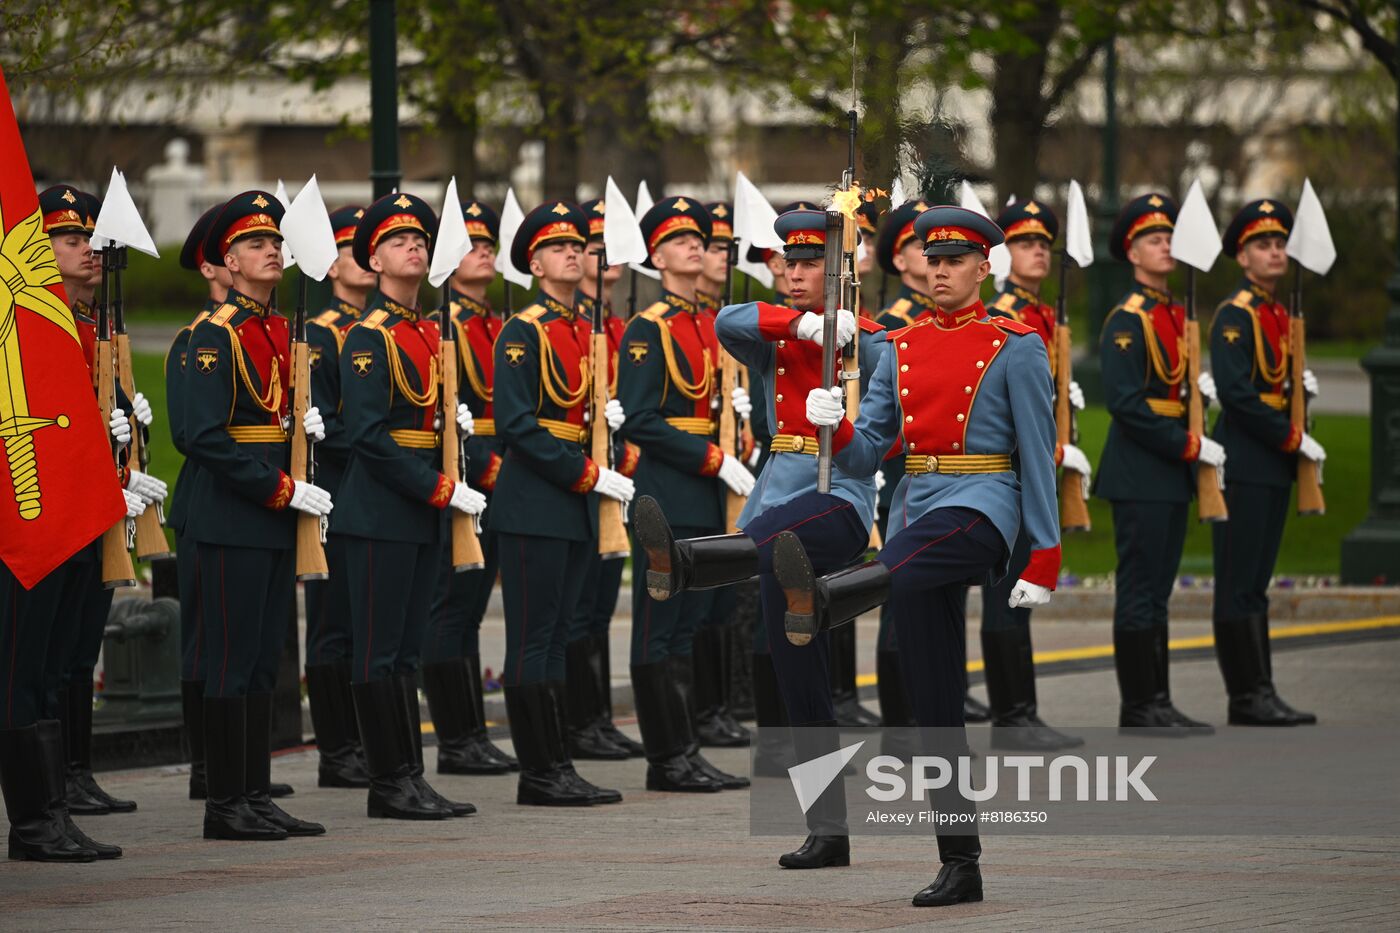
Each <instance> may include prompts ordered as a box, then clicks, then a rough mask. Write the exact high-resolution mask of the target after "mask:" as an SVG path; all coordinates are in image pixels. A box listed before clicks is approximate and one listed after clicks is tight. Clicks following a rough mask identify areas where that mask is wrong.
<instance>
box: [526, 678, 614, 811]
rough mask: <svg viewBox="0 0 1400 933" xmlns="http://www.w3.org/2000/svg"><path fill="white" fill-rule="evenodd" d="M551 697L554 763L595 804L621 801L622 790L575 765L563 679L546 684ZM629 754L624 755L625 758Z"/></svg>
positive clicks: (551, 744)
mask: <svg viewBox="0 0 1400 933" xmlns="http://www.w3.org/2000/svg"><path fill="white" fill-rule="evenodd" d="M545 688H546V689H547V690H548V692H549V695H550V697H551V698H552V699H553V700H554V726H553V728H552V729H550V731H549V747H550V751H551V754H552V755H553V758H554V763H555V766H556V767H557V768H559V770H560V771H562V772H564V774H565V776H567V778H568V779H569V781H570V782H571V783H572V784H573V785H574V786H575V787H577V788H580V789H582V790H583V791H585V792H586V793H587V794H588V795H589V797H590V802H591V803H594V804H603V803H621V802H622V791H619V790H613V789H612V788H609V787H599V786H598V785H597V784H594V783H593V782H592V781H590V780H588V779H587V778H585V777H584V776H583V775H581V774H579V773H578V769H576V768H575V767H574V760H573V757H572V756H571V755H570V754H569V737H568V733H569V727H568V712H567V711H566V709H565V707H566V705H567V701H566V698H565V689H566V688H565V686H564V682H563V681H559V680H551V681H548V682H547V683H546V684H545ZM626 757H627V756H625V755H624V756H623V758H622V759H619V760H625V759H626Z"/></svg>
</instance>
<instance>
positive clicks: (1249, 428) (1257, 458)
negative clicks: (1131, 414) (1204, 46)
mask: <svg viewBox="0 0 1400 933" xmlns="http://www.w3.org/2000/svg"><path fill="white" fill-rule="evenodd" d="M1292 227H1293V215H1292V212H1290V211H1289V210H1288V208H1286V207H1284V206H1283V205H1282V204H1280V203H1279V202H1277V201H1271V200H1267V199H1266V200H1260V201H1252V202H1250V203H1249V204H1246V205H1245V206H1244V207H1243V208H1241V209H1240V211H1239V213H1238V214H1236V215H1235V218H1234V220H1232V221H1230V226H1229V227H1228V228H1227V229H1226V231H1225V242H1224V249H1225V254H1226V255H1227V256H1232V257H1234V258H1235V260H1236V261H1238V262H1239V264H1240V268H1241V270H1243V272H1244V280H1243V281H1242V282H1240V284H1239V286H1238V287H1237V288H1236V289H1235V292H1234V294H1233V295H1232V296H1231V297H1230V298H1228V299H1227V300H1225V301H1224V302H1223V303H1221V305H1220V307H1219V308H1218V309H1216V312H1215V320H1214V322H1213V323H1212V324H1211V328H1210V366H1211V373H1210V375H1211V376H1213V377H1214V385H1213V386H1210V385H1207V386H1204V387H1203V388H1216V389H1218V392H1219V397H1220V406H1221V415H1220V418H1219V419H1218V420H1217V421H1216V423H1215V432H1214V436H1215V439H1216V440H1217V441H1219V442H1220V443H1221V444H1222V445H1224V447H1225V453H1226V454H1227V456H1228V458H1229V459H1228V461H1227V467H1226V471H1225V505H1226V507H1227V508H1228V509H1229V512H1230V520H1229V521H1227V522H1217V523H1215V524H1214V525H1212V526H1211V538H1212V543H1213V544H1214V551H1215V606H1214V611H1213V613H1212V618H1213V624H1214V630H1215V654H1216V658H1217V659H1218V660H1219V661H1220V672H1221V674H1223V675H1224V677H1225V689H1226V691H1227V692H1228V693H1229V696H1230V704H1229V721H1230V724H1231V725H1243V726H1296V725H1303V724H1311V723H1315V722H1317V717H1316V716H1315V715H1313V714H1312V713H1305V712H1299V711H1298V710H1295V709H1294V708H1293V707H1291V706H1289V705H1288V704H1287V703H1285V702H1284V701H1283V699H1282V698H1281V697H1280V696H1279V695H1278V691H1276V690H1275V689H1274V683H1273V665H1272V663H1271V662H1270V660H1269V593H1268V590H1269V578H1270V577H1271V576H1273V572H1274V561H1275V560H1277V559H1278V549H1279V544H1280V542H1281V541H1282V540H1283V525H1284V520H1285V516H1286V515H1287V513H1288V500H1289V488H1290V487H1291V486H1292V485H1293V478H1294V477H1295V476H1296V475H1297V471H1298V458H1299V457H1306V458H1308V459H1309V460H1314V461H1316V462H1318V463H1319V464H1320V463H1321V462H1322V461H1323V460H1324V459H1325V458H1326V456H1327V452H1326V451H1325V450H1323V448H1322V445H1321V444H1319V443H1318V442H1317V441H1316V440H1314V439H1313V438H1312V437H1311V436H1310V435H1308V434H1306V433H1304V432H1302V431H1300V430H1299V429H1298V428H1297V426H1295V425H1294V424H1293V423H1292V422H1291V421H1290V420H1289V399H1290V393H1292V392H1302V391H1306V392H1308V394H1309V395H1316V394H1317V381H1316V379H1315V378H1314V377H1313V375H1312V373H1311V372H1310V371H1306V370H1305V371H1304V373H1303V382H1304V384H1303V385H1302V386H1297V385H1292V384H1290V380H1289V371H1290V363H1291V360H1290V358H1289V352H1290V351H1291V350H1293V348H1292V347H1290V346H1289V340H1288V335H1289V330H1288V327H1289V317H1288V309H1287V308H1285V307H1284V306H1283V305H1282V304H1281V303H1280V302H1279V301H1278V300H1277V299H1276V298H1275V295H1276V294H1277V290H1278V287H1279V283H1280V282H1282V281H1283V277H1284V275H1285V274H1286V273H1287V272H1288V253H1287V252H1286V251H1285V245H1286V243H1287V240H1288V233H1289V231H1290V230H1291V229H1292ZM1202 381H1205V379H1203V380H1202Z"/></svg>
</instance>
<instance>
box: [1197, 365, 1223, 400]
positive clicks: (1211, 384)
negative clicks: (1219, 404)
mask: <svg viewBox="0 0 1400 933" xmlns="http://www.w3.org/2000/svg"><path fill="white" fill-rule="evenodd" d="M1196 388H1198V389H1200V390H1201V399H1202V400H1203V401H1204V402H1205V403H1206V405H1208V406H1209V405H1213V404H1214V403H1215V400H1216V399H1218V398H1220V393H1219V392H1217V391H1216V390H1215V377H1214V376H1212V375H1211V374H1210V373H1201V375H1200V376H1199V377H1197V379H1196Z"/></svg>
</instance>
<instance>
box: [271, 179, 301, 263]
mask: <svg viewBox="0 0 1400 933" xmlns="http://www.w3.org/2000/svg"><path fill="white" fill-rule="evenodd" d="M272 194H273V196H274V197H275V198H277V200H278V201H280V202H281V203H282V210H283V211H286V209H287V208H289V207H291V206H292V199H291V198H290V197H288V195H287V186H286V185H284V184H282V179H280V178H279V179H277V190H276V191H274V192H272ZM296 264H297V257H296V256H295V255H294V254H293V253H292V247H291V244H290V243H288V242H287V240H286V238H285V237H284V238H283V240H282V268H283V269H290V268H291V267H292V266H294V265H296Z"/></svg>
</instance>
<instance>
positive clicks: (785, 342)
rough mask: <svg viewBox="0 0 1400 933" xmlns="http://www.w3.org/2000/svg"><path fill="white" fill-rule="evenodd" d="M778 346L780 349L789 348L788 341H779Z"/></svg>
mask: <svg viewBox="0 0 1400 933" xmlns="http://www.w3.org/2000/svg"><path fill="white" fill-rule="evenodd" d="M778 346H780V347H785V346H787V341H786V340H779V341H778Z"/></svg>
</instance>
